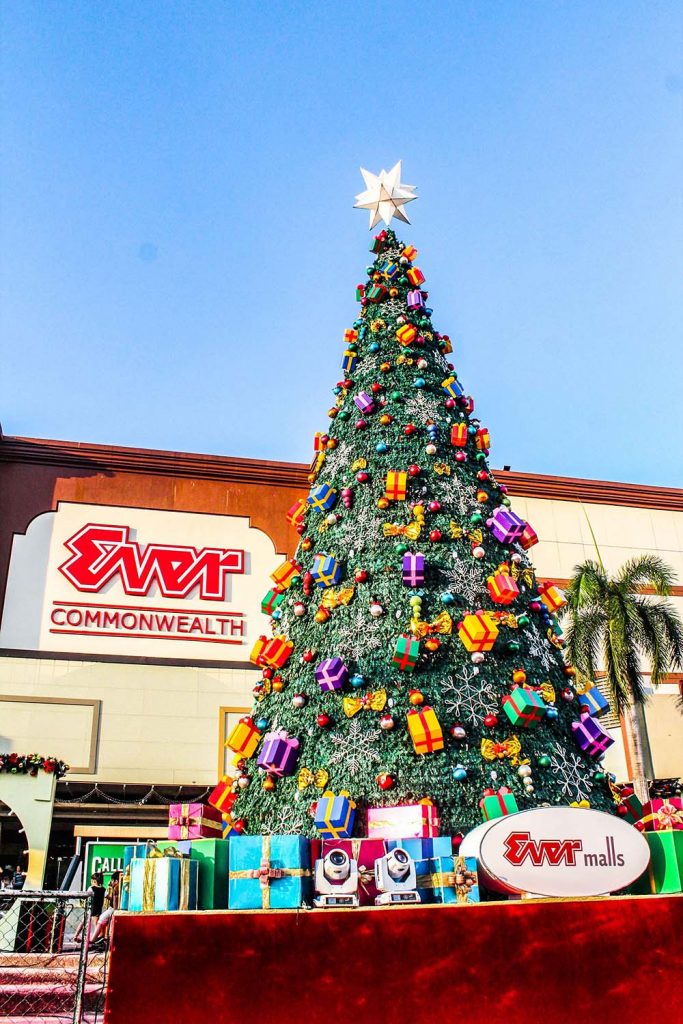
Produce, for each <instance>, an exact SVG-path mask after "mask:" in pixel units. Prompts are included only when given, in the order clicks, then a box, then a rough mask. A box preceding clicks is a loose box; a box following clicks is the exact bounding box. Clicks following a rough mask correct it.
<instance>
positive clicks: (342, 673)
mask: <svg viewBox="0 0 683 1024" xmlns="http://www.w3.org/2000/svg"><path fill="white" fill-rule="evenodd" d="M348 678H349V670H348V668H347V667H346V665H345V664H344V662H343V661H342V659H341V658H326V659H325V661H321V662H320V663H319V664H318V665H316V667H315V680H316V682H317V684H318V686H319V687H320V692H321V693H328V692H329V691H330V690H341V689H342V688H343V686H344V684H345V683H346V682H347V680H348Z"/></svg>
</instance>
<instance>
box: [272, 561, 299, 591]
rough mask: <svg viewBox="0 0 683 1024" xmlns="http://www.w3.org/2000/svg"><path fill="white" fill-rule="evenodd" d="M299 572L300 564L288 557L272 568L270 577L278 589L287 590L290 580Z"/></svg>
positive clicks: (290, 583)
mask: <svg viewBox="0 0 683 1024" xmlns="http://www.w3.org/2000/svg"><path fill="white" fill-rule="evenodd" d="M300 574H301V566H300V565H299V563H298V562H297V561H295V559H293V558H288V559H287V561H286V562H283V563H282V564H281V565H278V567H277V569H273V571H272V572H271V574H270V578H271V580H272V581H273V583H275V585H276V586H278V587H279V588H280V590H287V589H288V588H289V587H291V585H292V582H293V581H294V580H295V579H296V577H297V576H299V575H300Z"/></svg>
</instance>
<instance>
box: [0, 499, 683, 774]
mask: <svg viewBox="0 0 683 1024" xmlns="http://www.w3.org/2000/svg"><path fill="white" fill-rule="evenodd" d="M513 507H514V508H515V510H516V511H517V512H519V514H520V515H523V516H524V517H525V518H527V519H528V520H529V521H530V522H531V524H532V525H533V527H534V529H535V530H536V532H537V533H538V535H539V536H540V537H542V538H543V540H542V541H541V543H539V544H538V545H537V546H536V547H535V548H534V549H533V551H532V555H533V560H534V563H535V565H536V568H537V571H538V574H539V575H540V576H548V577H556V578H566V577H568V576H569V575H570V574H571V572H572V569H573V567H574V565H575V564H576V563H577V562H579V561H581V560H582V559H584V558H589V557H592V556H593V555H594V549H593V543H592V539H591V536H590V531H589V528H588V524H587V522H586V518H585V514H584V511H583V508H582V506H581V505H580V504H579V503H577V502H571V501H554V500H553V501H551V500H544V499H539V498H515V499H514V500H513ZM585 508H586V512H587V514H588V517H589V519H590V522H591V525H592V527H593V530H594V532H595V535H596V538H597V541H598V544H599V546H600V552H601V555H602V558H603V561H604V562H605V564H606V566H607V568H608V569H610V570H613V569H616V568H617V567H618V566H619V565H620V564H621V563H622V562H624V561H625V560H626V559H627V558H630V557H632V556H634V555H637V554H640V553H641V552H643V551H655V552H658V553H659V554H661V555H662V557H663V558H665V559H666V561H667V562H668V563H669V564H670V565H672V566H673V567H674V569H675V570H676V572H677V573H678V577H679V581H680V582H681V583H683V513H676V512H667V511H661V510H657V509H652V510H649V509H640V508H630V507H623V506H607V505H586V506H585ZM264 583H265V581H264ZM675 600H676V603H677V604H678V605H679V607H680V610H681V613H682V614H683V598H676V599H675ZM264 621H265V620H264ZM257 678H258V675H257V674H256V673H254V672H253V671H250V670H249V669H247V668H245V669H214V668H206V667H189V668H188V667H166V666H161V665H159V666H154V665H130V664H116V663H113V662H94V661H92V662H84V661H78V660H73V661H53V660H49V659H39V658H35V659H34V658H5V659H2V660H1V661H0V693H1V694H11V695H13V696H32V697H42V698H46V697H47V698H56V697H58V698H71V699H74V698H81V699H88V700H91V701H92V700H101V701H102V708H101V715H102V717H101V723H100V728H99V736H98V740H97V755H96V771H95V774H94V775H71V776H70V777H71V778H73V779H75V780H77V779H83V780H86V779H90V780H93V781H94V780H95V779H98V780H101V781H109V782H139V783H159V784H163V783H167V784H170V783H174V784H192V783H196V784H198V785H204V784H208V783H211V782H214V781H215V778H216V773H217V765H218V757H219V747H218V737H219V718H220V709H221V708H222V707H250V706H251V703H252V692H251V691H252V687H253V685H254V683H255V681H256V680H257ZM674 694H675V687H673V686H671V687H667V688H666V692H660V693H658V694H657V695H655V696H653V697H652V699H651V702H650V706H649V708H648V724H649V728H650V736H651V744H652V748H653V755H654V763H655V770H656V773H657V774H658V775H660V776H673V775H680V774H683V742H682V741H683V716H681V715H680V714H679V713H678V712H677V711H676V710H675V709H674ZM38 707H43V706H42V705H39V706H38ZM12 709H14V710H12ZM78 720H79V719H78V718H77V715H76V714H75V713H72V714H71V715H70V717H69V718H68V722H69V725H68V729H66V730H65V733H64V736H63V737H62V736H60V735H59V733H58V728H59V722H60V718H59V716H57V715H51V714H50V713H49V711H47V712H46V711H45V710H43V711H42V712H39V711H38V710H37V709H36V707H35V706H34V707H33V708H32V709H31V713H30V714H29V713H28V712H26V711H24V710H23V709H21V708H19V709H18V710H17V708H16V706H15V705H7V707H6V709H5V708H3V704H2V703H0V749H5V750H6V749H19V750H25V749H39V750H41V751H45V752H46V753H50V754H54V755H55V756H58V757H64V758H65V759H66V760H69V759H71V758H73V756H74V753H73V752H74V750H76V751H77V752H78V755H79V756H83V748H84V746H85V745H86V744H85V737H82V738H80V739H79V737H78V736H74V735H73V728H74V726H73V723H74V722H77V721H78ZM64 721H65V722H66V719H64ZM88 721H90V719H88ZM55 727H57V728H55ZM84 727H86V728H87V724H86V726H84ZM29 729H30V735H25V733H26V732H27V731H28V730H29ZM88 736H89V733H88ZM616 738H617V739H618V740H620V736H619V734H617V735H616ZM607 764H608V767H609V768H610V769H611V770H613V771H615V772H616V774H617V776H618V777H619V778H620V779H623V778H624V777H625V759H624V754H623V748H622V747H621V744H620V742H618V743H616V744H615V746H614V747H613V748H612V749H611V751H610V755H609V758H608V761H607Z"/></svg>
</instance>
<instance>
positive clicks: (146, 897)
mask: <svg viewBox="0 0 683 1024" xmlns="http://www.w3.org/2000/svg"><path fill="white" fill-rule="evenodd" d="M156 877H157V866H156V861H155V860H150V859H149V858H146V859H145V868H144V872H143V875H142V909H143V911H148V912H150V911H153V910H154V886H155V883H156Z"/></svg>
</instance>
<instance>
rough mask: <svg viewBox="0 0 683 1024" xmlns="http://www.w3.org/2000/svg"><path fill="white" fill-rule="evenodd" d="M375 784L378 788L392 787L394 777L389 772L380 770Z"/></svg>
mask: <svg viewBox="0 0 683 1024" xmlns="http://www.w3.org/2000/svg"><path fill="white" fill-rule="evenodd" d="M377 785H378V786H379V788H380V789H383V790H387V789H393V788H394V785H395V779H394V777H393V775H390V774H389V772H380V773H379V775H378V776H377Z"/></svg>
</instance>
